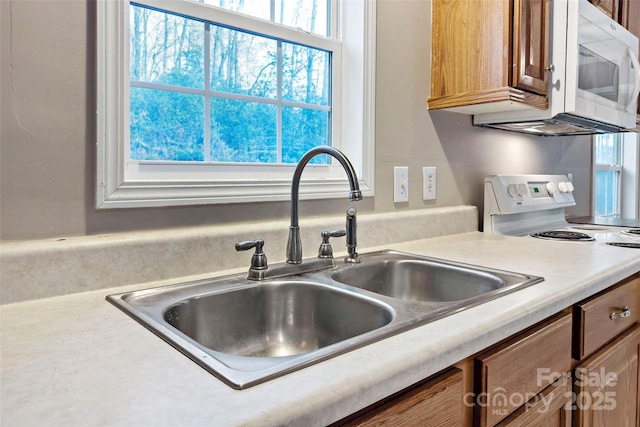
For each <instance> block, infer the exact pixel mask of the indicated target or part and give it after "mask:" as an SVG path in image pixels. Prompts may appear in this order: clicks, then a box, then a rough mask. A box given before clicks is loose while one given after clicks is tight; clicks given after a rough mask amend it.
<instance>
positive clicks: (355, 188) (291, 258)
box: [286, 146, 362, 264]
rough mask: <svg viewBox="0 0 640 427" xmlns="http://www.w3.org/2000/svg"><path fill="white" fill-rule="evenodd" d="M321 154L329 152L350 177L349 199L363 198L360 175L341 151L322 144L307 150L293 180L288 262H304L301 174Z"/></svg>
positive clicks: (294, 173)
mask: <svg viewBox="0 0 640 427" xmlns="http://www.w3.org/2000/svg"><path fill="white" fill-rule="evenodd" d="M319 154H328V155H330V156H332V157H334V158H335V159H336V160H338V162H340V164H341V165H342V167H343V168H344V170H345V172H346V173H347V178H348V179H349V186H350V187H351V191H350V192H349V199H350V200H352V201H356V200H362V192H361V191H360V186H359V185H358V177H357V176H356V172H355V170H354V169H353V166H352V165H351V162H350V161H349V159H347V157H346V156H345V155H344V154H343V153H342V152H340V151H338V150H336V149H335V148H333V147H326V146H320V147H315V148H312V149H311V150H309V151H307V152H306V153H305V154H304V156H302V158H301V159H300V161H299V162H298V165H297V166H296V170H295V171H294V172H293V180H292V181H291V225H290V226H289V240H288V241H287V258H286V259H287V263H288V264H300V263H302V241H301V239H300V227H299V225H298V199H299V192H300V176H301V175H302V170H303V169H304V167H305V166H306V165H307V163H309V160H311V159H312V158H313V157H315V156H317V155H319Z"/></svg>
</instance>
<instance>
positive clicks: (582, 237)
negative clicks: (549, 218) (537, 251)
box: [531, 230, 596, 242]
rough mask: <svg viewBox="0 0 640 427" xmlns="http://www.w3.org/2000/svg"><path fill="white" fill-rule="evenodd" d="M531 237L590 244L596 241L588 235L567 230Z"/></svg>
mask: <svg viewBox="0 0 640 427" xmlns="http://www.w3.org/2000/svg"><path fill="white" fill-rule="evenodd" d="M531 236H532V237H537V238H538V239H549V240H570V241H574V242H591V241H593V240H596V239H594V238H593V237H591V236H589V235H588V234H585V233H579V232H577V231H567V230H552V231H542V232H540V233H534V234H532V235H531Z"/></svg>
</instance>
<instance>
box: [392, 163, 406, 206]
mask: <svg viewBox="0 0 640 427" xmlns="http://www.w3.org/2000/svg"><path fill="white" fill-rule="evenodd" d="M408 201H409V167H408V166H396V167H394V168H393V202H394V203H402V202H408Z"/></svg>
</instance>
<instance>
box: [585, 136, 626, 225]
mask: <svg viewBox="0 0 640 427" xmlns="http://www.w3.org/2000/svg"><path fill="white" fill-rule="evenodd" d="M603 138H613V142H614V153H613V159H612V160H613V163H612V164H609V163H597V160H598V151H599V144H600V142H601V141H602V139H603ZM602 142H604V141H602ZM622 169H623V166H622V140H621V137H620V135H619V134H615V135H614V134H611V135H600V136H595V137H594V142H593V186H592V187H593V197H592V198H593V206H592V212H593V214H594V215H597V216H618V215H620V212H621V192H622ZM603 179H604V180H605V187H602V186H601V185H599V184H601V183H602V181H601V180H603ZM603 192H604V194H603ZM602 203H604V206H602Z"/></svg>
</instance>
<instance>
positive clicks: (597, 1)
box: [589, 0, 629, 21]
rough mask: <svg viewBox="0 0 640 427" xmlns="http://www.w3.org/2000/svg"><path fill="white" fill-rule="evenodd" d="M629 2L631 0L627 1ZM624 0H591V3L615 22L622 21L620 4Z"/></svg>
mask: <svg viewBox="0 0 640 427" xmlns="http://www.w3.org/2000/svg"><path fill="white" fill-rule="evenodd" d="M626 1H629V0H626ZM621 2H622V0H589V3H591V4H593V5H594V6H595V7H597V8H598V9H600V10H601V11H603V12H604V13H605V15H607V16H609V17H611V18H612V19H613V20H614V21H619V19H620V3H621Z"/></svg>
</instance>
